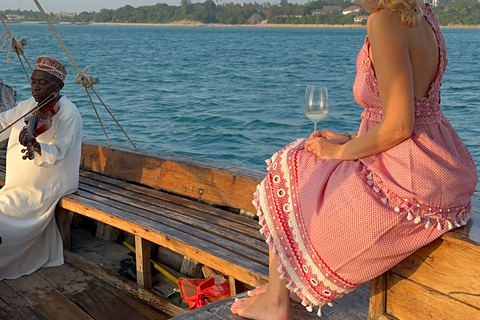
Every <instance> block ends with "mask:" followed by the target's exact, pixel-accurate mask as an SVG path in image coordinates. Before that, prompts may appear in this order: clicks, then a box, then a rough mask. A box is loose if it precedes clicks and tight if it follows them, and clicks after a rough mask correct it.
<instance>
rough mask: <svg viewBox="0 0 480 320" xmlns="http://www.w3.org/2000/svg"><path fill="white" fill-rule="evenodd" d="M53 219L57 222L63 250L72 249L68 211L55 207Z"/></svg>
mask: <svg viewBox="0 0 480 320" xmlns="http://www.w3.org/2000/svg"><path fill="white" fill-rule="evenodd" d="M55 219H56V220H57V225H58V230H59V231H60V235H61V236H62V242H63V248H64V249H66V250H70V249H71V248H72V241H71V238H70V222H71V219H70V211H69V210H65V209H63V208H61V207H59V206H57V207H56V208H55Z"/></svg>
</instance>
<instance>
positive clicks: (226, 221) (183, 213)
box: [3, 147, 268, 286]
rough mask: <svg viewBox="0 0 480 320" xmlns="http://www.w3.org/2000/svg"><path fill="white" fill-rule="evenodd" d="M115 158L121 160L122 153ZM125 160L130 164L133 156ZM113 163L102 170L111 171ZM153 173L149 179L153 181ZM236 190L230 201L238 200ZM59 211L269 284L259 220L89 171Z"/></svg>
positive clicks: (236, 275)
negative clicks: (108, 226) (114, 228)
mask: <svg viewBox="0 0 480 320" xmlns="http://www.w3.org/2000/svg"><path fill="white" fill-rule="evenodd" d="M86 148H87V150H89V149H88V147H86ZM101 152H106V151H104V150H103V149H101ZM112 152H113V151H112ZM113 154H115V155H116V156H119V154H120V152H119V151H115V152H113ZM138 156H139V155H136V157H137V158H138ZM84 158H89V154H88V153H87V155H84ZM120 158H122V159H124V160H122V161H127V160H126V158H128V157H127V156H126V155H123V156H120ZM108 159H109V160H108V161H109V162H110V161H117V160H118V159H117V158H115V159H111V158H108ZM118 161H120V160H118ZM136 161H137V164H139V163H144V162H142V161H140V160H138V159H137V160H136ZM138 161H140V162H138ZM149 161H150V160H149ZM109 162H107V163H103V166H106V167H109V165H110V164H109ZM147 162H148V161H147ZM148 163H150V162H148ZM149 166H153V164H151V163H150V164H149ZM3 170H4V169H3ZM139 170H140V169H139ZM120 171H121V170H120ZM125 172H128V170H125ZM152 174H153V173H149V174H148V176H149V177H150V178H152ZM222 174H225V173H222ZM160 178H161V177H157V178H154V179H153V178H152V179H153V180H155V181H157V180H158V179H160ZM232 179H233V180H235V181H237V180H239V179H240V178H238V177H235V178H233V177H232ZM240 180H241V179H240ZM130 181H135V179H133V178H130ZM140 181H141V180H140ZM157 182H158V181H157ZM177 183H178V182H177ZM157 187H158V185H157ZM232 190H233V189H232ZM232 190H230V191H229V192H230V198H232V199H233V198H237V197H238V194H235V193H233V191H232ZM252 192H253V191H252ZM250 200H251V193H250ZM223 203H224V204H225V203H226V202H225V201H224V202H223ZM58 207H59V208H62V209H64V210H63V211H64V212H68V211H73V212H77V213H80V214H82V215H84V216H87V217H90V218H93V219H95V220H97V221H99V222H102V223H105V224H108V225H110V226H115V227H116V228H119V229H122V230H124V231H126V232H129V233H131V234H133V235H135V236H136V237H139V238H141V239H143V240H147V241H151V242H153V243H156V244H158V245H160V246H162V247H165V248H167V249H170V250H172V251H175V252H177V253H180V254H182V255H184V256H186V257H188V258H190V259H193V260H195V261H198V262H200V263H202V264H204V265H207V266H210V267H212V268H214V269H215V270H217V271H219V272H221V273H222V274H225V275H228V276H232V277H234V278H235V279H237V280H239V281H242V282H244V283H246V284H249V285H252V286H258V285H261V284H263V283H266V282H267V277H268V246H267V244H266V243H265V241H264V239H263V237H262V236H261V235H260V233H259V232H258V230H259V228H260V227H259V225H258V223H257V222H256V221H254V220H252V219H249V218H247V217H242V216H240V215H238V214H236V213H233V212H230V211H227V210H223V209H220V208H215V207H212V206H210V205H207V204H203V203H201V202H198V201H195V200H191V199H186V198H184V197H180V196H177V195H172V194H169V193H166V192H163V191H160V190H156V189H152V188H148V187H145V186H142V185H136V184H134V183H132V182H125V181H122V180H119V179H114V178H111V177H108V176H104V175H102V174H99V173H94V172H89V171H85V170H81V172H80V184H79V189H78V191H77V192H76V193H74V194H70V195H66V196H64V197H63V198H62V199H61V200H60V201H59V204H58ZM64 214H65V213H64ZM62 221H65V220H62ZM67 238H68V237H67ZM146 284H147V285H148V283H146Z"/></svg>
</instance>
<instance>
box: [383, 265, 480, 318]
mask: <svg viewBox="0 0 480 320" xmlns="http://www.w3.org/2000/svg"><path fill="white" fill-rule="evenodd" d="M387 286H388V288H389V289H388V292H387V309H386V311H387V314H389V315H391V316H393V317H395V318H397V319H401V320H404V319H405V320H406V319H434V320H477V319H480V309H478V308H475V307H473V306H471V305H469V304H466V303H462V302H460V301H459V300H458V299H455V298H452V297H450V296H448V295H444V294H442V293H440V292H438V291H436V290H432V289H430V288H428V287H425V286H423V285H421V284H419V283H417V282H414V281H411V280H408V279H403V278H401V277H399V276H397V275H395V274H394V273H390V274H389V276H388V284H387Z"/></svg>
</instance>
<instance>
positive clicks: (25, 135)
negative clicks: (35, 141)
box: [18, 127, 28, 147]
mask: <svg viewBox="0 0 480 320" xmlns="http://www.w3.org/2000/svg"><path fill="white" fill-rule="evenodd" d="M27 130H28V128H27V127H24V128H23V129H22V131H20V134H19V135H18V141H19V142H20V144H21V145H22V146H25V147H26V146H27V144H28V133H27Z"/></svg>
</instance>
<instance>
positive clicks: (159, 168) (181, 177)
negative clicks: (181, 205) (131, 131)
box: [81, 143, 264, 211]
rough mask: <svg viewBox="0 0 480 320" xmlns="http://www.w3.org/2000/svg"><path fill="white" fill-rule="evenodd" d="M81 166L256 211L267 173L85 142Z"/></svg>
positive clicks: (177, 192)
mask: <svg viewBox="0 0 480 320" xmlns="http://www.w3.org/2000/svg"><path fill="white" fill-rule="evenodd" d="M81 167H82V168H83V169H84V170H88V171H93V172H98V173H101V174H104V175H107V176H110V177H115V178H117V179H120V180H126V181H130V182H135V183H139V184H143V185H146V186H150V187H153V188H157V189H161V190H165V191H168V192H172V193H175V194H179V195H182V196H186V197H190V198H194V199H198V200H201V201H205V202H208V203H211V204H216V205H221V206H228V207H232V208H237V209H247V210H248V211H254V208H253V205H252V194H253V192H255V189H256V186H257V184H258V182H259V181H260V180H261V179H263V177H264V173H261V172H259V171H253V170H245V169H242V168H239V167H235V166H230V165H228V164H225V163H221V162H216V161H211V160H208V161H206V160H203V159H194V158H188V157H183V156H179V155H173V154H166V153H158V152H156V153H154V152H148V153H147V152H145V150H142V153H139V152H137V151H127V150H126V149H124V150H122V151H120V150H115V149H113V148H109V147H105V146H101V145H98V144H97V143H95V144H87V143H84V145H83V147H82V162H81Z"/></svg>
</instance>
